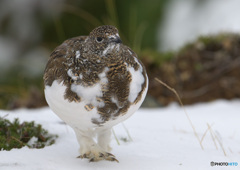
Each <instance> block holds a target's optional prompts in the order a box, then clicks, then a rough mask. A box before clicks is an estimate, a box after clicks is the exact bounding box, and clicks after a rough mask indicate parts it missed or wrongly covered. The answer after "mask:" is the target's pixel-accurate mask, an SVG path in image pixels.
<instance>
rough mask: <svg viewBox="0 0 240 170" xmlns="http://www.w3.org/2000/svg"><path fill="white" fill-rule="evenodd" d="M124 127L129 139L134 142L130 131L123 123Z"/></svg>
mask: <svg viewBox="0 0 240 170" xmlns="http://www.w3.org/2000/svg"><path fill="white" fill-rule="evenodd" d="M122 126H123V128H124V130H125V131H126V132H127V135H128V138H129V139H130V141H133V139H132V137H131V135H130V133H129V131H128V129H127V128H126V126H125V125H124V123H122Z"/></svg>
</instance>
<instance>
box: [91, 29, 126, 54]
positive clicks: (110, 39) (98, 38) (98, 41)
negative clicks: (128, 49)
mask: <svg viewBox="0 0 240 170" xmlns="http://www.w3.org/2000/svg"><path fill="white" fill-rule="evenodd" d="M88 43H90V44H91V47H90V48H91V50H92V51H95V52H97V53H100V52H103V51H104V50H106V49H107V48H109V45H116V44H119V43H122V41H121V39H120V36H119V34H118V30H117V28H115V27H114V26H111V25H103V26H100V27H97V28H95V29H94V30H93V31H91V33H90V34H89V38H88Z"/></svg>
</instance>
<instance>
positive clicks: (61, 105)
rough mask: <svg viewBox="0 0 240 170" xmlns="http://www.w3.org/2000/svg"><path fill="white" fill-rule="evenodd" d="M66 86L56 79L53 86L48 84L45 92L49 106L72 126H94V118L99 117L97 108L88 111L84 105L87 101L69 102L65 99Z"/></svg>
mask: <svg viewBox="0 0 240 170" xmlns="http://www.w3.org/2000/svg"><path fill="white" fill-rule="evenodd" d="M65 90H66V86H64V85H63V83H62V82H61V83H58V81H57V80H55V81H54V82H53V83H52V86H46V87H45V90H44V93H45V98H46V100H47V103H48V105H49V107H50V108H51V109H52V110H53V111H54V113H55V114H57V115H58V116H59V117H60V118H61V119H62V120H63V121H64V122H66V123H67V124H69V125H70V126H72V127H82V128H94V127H96V125H95V124H93V123H92V118H99V117H100V116H99V115H98V114H97V110H96V108H93V109H92V110H91V111H87V110H86V109H85V108H84V106H85V105H86V103H85V102H84V101H81V102H79V103H77V102H69V101H68V100H66V99H64V93H65Z"/></svg>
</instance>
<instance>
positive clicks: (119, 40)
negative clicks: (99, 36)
mask: <svg viewBox="0 0 240 170" xmlns="http://www.w3.org/2000/svg"><path fill="white" fill-rule="evenodd" d="M109 41H110V42H114V43H122V40H121V39H120V37H118V36H116V37H110V38H109Z"/></svg>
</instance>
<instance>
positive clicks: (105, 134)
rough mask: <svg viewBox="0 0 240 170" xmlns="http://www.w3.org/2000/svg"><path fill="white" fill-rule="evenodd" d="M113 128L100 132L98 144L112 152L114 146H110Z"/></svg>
mask: <svg viewBox="0 0 240 170" xmlns="http://www.w3.org/2000/svg"><path fill="white" fill-rule="evenodd" d="M111 134H112V133H111V129H104V130H101V131H99V132H98V136H97V137H98V145H99V146H100V147H101V148H103V149H104V150H105V151H107V152H110V151H111V150H112V148H111V147H110V142H111Z"/></svg>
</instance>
